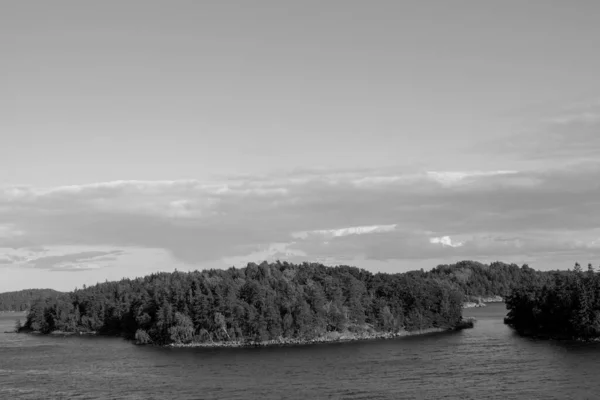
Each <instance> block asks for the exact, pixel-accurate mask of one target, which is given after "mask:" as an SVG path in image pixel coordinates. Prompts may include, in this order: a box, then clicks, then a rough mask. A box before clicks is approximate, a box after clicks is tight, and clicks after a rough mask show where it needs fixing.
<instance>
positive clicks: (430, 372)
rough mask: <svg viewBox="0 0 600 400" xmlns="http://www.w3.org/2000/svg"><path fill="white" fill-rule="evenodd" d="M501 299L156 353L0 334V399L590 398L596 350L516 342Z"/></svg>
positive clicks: (102, 341) (98, 341) (7, 322)
mask: <svg viewBox="0 0 600 400" xmlns="http://www.w3.org/2000/svg"><path fill="white" fill-rule="evenodd" d="M505 313H506V310H505V309H504V305H502V304H493V305H489V306H488V307H486V308H482V309H469V310H465V315H468V316H474V317H476V318H477V319H478V322H477V324H476V327H475V328H474V329H469V330H464V331H461V332H455V333H447V334H446V333H443V334H434V335H426V336H418V337H410V338H403V339H396V340H381V341H371V342H354V343H340V344H319V345H307V346H296V347H273V348H250V349H161V348H153V347H142V346H135V345H132V344H130V343H128V342H127V341H124V340H121V339H118V338H93V337H68V338H59V337H47V336H46V337H44V336H34V335H16V334H5V333H3V332H4V331H7V330H11V329H12V328H13V326H14V320H15V319H16V316H15V315H11V314H9V315H6V314H0V399H244V400H245V399H338V398H339V399H403V398H406V399H484V398H485V399H528V400H529V399H594V398H598V396H599V395H598V393H600V380H599V379H596V375H597V372H596V371H598V370H600V345H598V344H581V343H566V342H553V341H538V340H532V339H527V338H522V337H520V336H518V335H516V334H514V333H513V332H512V331H511V330H510V329H509V328H508V327H506V326H505V325H504V324H503V322H502V318H503V316H504V315H505Z"/></svg>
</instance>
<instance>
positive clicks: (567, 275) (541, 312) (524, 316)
mask: <svg viewBox="0 0 600 400" xmlns="http://www.w3.org/2000/svg"><path fill="white" fill-rule="evenodd" d="M506 306H507V309H508V315H507V316H506V318H505V319H504V322H505V323H506V324H507V325H509V326H511V327H513V328H514V329H515V330H516V331H517V332H518V333H520V334H522V335H525V336H532V337H536V338H545V339H568V340H582V341H596V340H599V339H600V274H598V273H597V272H596V271H594V268H593V266H592V265H591V264H589V265H588V269H587V271H585V272H584V271H583V270H582V268H581V266H580V265H579V264H575V268H574V269H573V270H569V271H551V272H549V273H546V274H538V275H536V276H533V277H531V279H528V280H526V281H524V282H523V283H522V285H520V286H519V287H517V288H515V289H514V290H513V291H512V293H511V294H510V295H509V296H508V298H507V299H506Z"/></svg>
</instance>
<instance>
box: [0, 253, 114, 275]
mask: <svg viewBox="0 0 600 400" xmlns="http://www.w3.org/2000/svg"><path fill="white" fill-rule="evenodd" d="M48 253H49V251H48V250H47V249H44V250H41V249H38V248H22V249H18V250H15V249H10V248H4V249H0V264H3V265H9V266H14V265H18V266H21V267H25V268H34V269H41V270H49V271H82V270H87V269H98V268H102V267H103V266H105V265H106V262H110V261H116V260H117V259H118V257H119V256H121V255H123V254H125V251H123V250H108V251H98V250H88V251H80V252H69V250H68V249H65V248H62V249H61V248H58V249H54V250H53V251H51V252H50V253H59V254H51V255H44V254H48ZM101 262H102V263H103V264H100V263H101Z"/></svg>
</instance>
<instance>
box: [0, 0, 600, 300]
mask: <svg viewBox="0 0 600 400" xmlns="http://www.w3.org/2000/svg"><path fill="white" fill-rule="evenodd" d="M599 15H600V2H597V1H591V0H590V1H569V2H567V1H550V0H547V1H526V2H525V1H495V2H492V1H481V0H477V1H476V0H473V1H459V0H453V1H447V0H444V1H441V0H440V1H410V2H409V1H323V0H319V1H281V0H279V1H272V2H266V1H257V0H255V1H252V2H249V1H236V2H234V1H161V2H156V1H147V0H145V1H127V2H122V1H99V2H81V1H71V2H65V1H58V0H55V1H52V2H47V1H37V2H34V1H12V2H11V1H4V0H0V56H1V60H2V61H1V62H0V138H1V141H0V291H7V290H17V289H23V288H29V287H51V288H56V289H61V290H67V289H69V290H70V289H73V288H74V287H76V286H79V287H81V285H83V284H88V285H89V284H93V283H96V282H98V281H104V280H105V279H109V280H111V279H119V278H121V277H125V276H126V277H135V276H141V275H145V274H148V273H151V272H155V271H159V270H160V271H163V270H164V271H172V270H173V269H174V268H177V269H179V270H193V269H201V268H213V267H214V268H224V267H228V266H231V265H236V266H243V265H245V264H246V263H247V262H249V261H255V262H260V261H262V260H264V259H267V260H275V259H282V260H283V259H287V260H290V261H294V262H299V261H303V260H313V261H320V262H324V263H327V264H339V263H343V264H350V265H357V266H359V267H364V268H367V269H369V270H372V271H385V272H400V271H406V270H408V269H415V268H425V269H428V268H431V267H433V266H435V265H437V264H440V263H450V262H454V261H457V260H462V259H474V260H480V261H484V262H489V261H494V260H503V261H507V262H516V263H518V264H522V263H529V264H530V265H531V266H533V267H534V268H539V269H549V268H565V269H566V268H569V267H572V265H573V264H574V262H575V261H579V262H580V263H582V264H587V263H588V262H593V263H594V264H595V265H598V264H599V263H600V212H598V210H600V179H599V178H600V158H599V156H600V79H598V72H597V71H600V52H599V51H598V49H599V48H600V24H598V16H599Z"/></svg>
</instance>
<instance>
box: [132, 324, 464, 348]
mask: <svg viewBox="0 0 600 400" xmlns="http://www.w3.org/2000/svg"><path fill="white" fill-rule="evenodd" d="M475 322H476V319H475V318H468V319H465V320H463V321H462V322H461V323H460V324H459V325H457V326H455V327H452V328H425V329H420V330H415V331H399V332H376V333H363V334H356V333H350V332H346V333H339V332H330V333H329V334H326V335H324V336H321V337H318V338H314V339H296V338H280V339H275V340H267V341H262V342H255V341H247V342H240V341H231V342H196V343H169V344H166V345H153V344H149V345H151V346H157V347H169V348H248V347H275V346H304V345H311V344H330V343H349V342H359V341H370V340H390V339H400V338H404V337H410V336H420V335H430V334H435V333H443V332H456V331H460V330H463V329H471V328H473V327H474V326H475ZM139 345H141V344H139Z"/></svg>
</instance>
